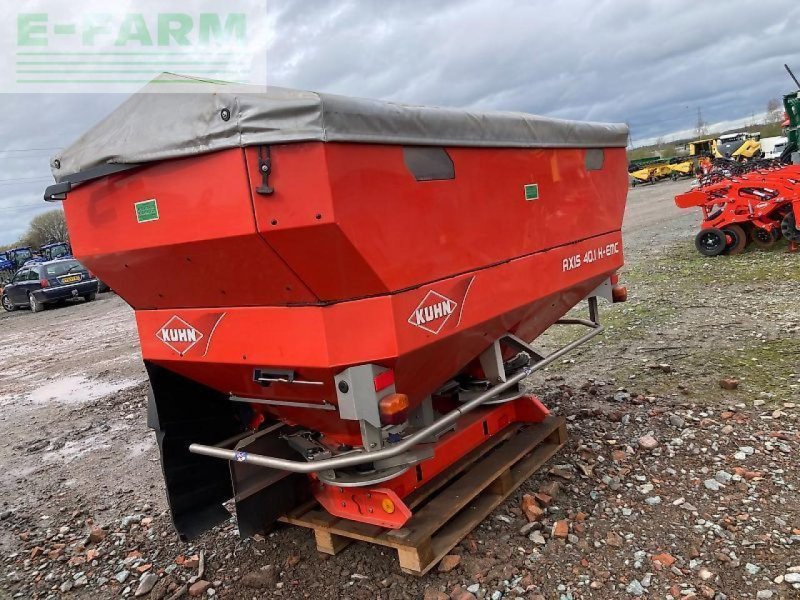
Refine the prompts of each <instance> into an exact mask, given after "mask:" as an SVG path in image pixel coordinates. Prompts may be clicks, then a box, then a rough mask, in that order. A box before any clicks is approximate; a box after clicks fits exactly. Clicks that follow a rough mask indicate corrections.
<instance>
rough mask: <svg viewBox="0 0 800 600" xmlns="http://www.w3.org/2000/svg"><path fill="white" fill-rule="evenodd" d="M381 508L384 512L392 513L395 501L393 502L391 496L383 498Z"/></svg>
mask: <svg viewBox="0 0 800 600" xmlns="http://www.w3.org/2000/svg"><path fill="white" fill-rule="evenodd" d="M381 508H382V509H383V512H385V513H387V514H392V513H393V512H394V502H392V500H391V498H384V499H383V500H381Z"/></svg>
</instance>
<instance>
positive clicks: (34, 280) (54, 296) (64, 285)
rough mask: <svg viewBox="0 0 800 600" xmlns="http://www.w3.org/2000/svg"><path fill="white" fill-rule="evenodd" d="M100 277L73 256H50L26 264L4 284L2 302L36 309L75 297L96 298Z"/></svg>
mask: <svg viewBox="0 0 800 600" xmlns="http://www.w3.org/2000/svg"><path fill="white" fill-rule="evenodd" d="M97 287H98V282H97V278H96V277H95V276H94V275H92V274H91V273H90V272H89V271H88V270H87V269H86V267H84V266H83V265H82V264H81V263H79V262H78V261H77V260H75V259H74V258H69V259H59V260H51V261H47V262H42V263H34V264H28V265H25V266H23V267H22V268H21V269H20V270H19V271H17V272H16V273H15V274H14V277H13V278H12V280H11V282H10V283H9V284H8V285H6V286H5V287H4V288H3V295H2V299H1V300H2V304H3V308H4V309H6V310H7V311H13V310H16V309H17V308H19V307H20V306H30V308H31V310H32V311H33V312H39V311H42V310H44V308H45V306H46V305H48V304H53V303H55V302H63V301H65V300H69V299H72V298H83V299H84V300H86V301H87V302H90V301H92V300H94V298H95V295H96V294H97Z"/></svg>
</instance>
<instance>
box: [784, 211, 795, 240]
mask: <svg viewBox="0 0 800 600" xmlns="http://www.w3.org/2000/svg"><path fill="white" fill-rule="evenodd" d="M781 233H782V234H783V237H785V238H786V239H787V240H789V241H790V242H800V230H798V229H797V221H796V219H795V218H794V212H792V211H789V212H788V213H787V214H786V216H785V217H783V220H782V221H781Z"/></svg>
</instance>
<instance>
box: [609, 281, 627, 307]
mask: <svg viewBox="0 0 800 600" xmlns="http://www.w3.org/2000/svg"><path fill="white" fill-rule="evenodd" d="M611 299H612V300H613V301H614V302H615V303H616V302H625V301H626V300H627V299H628V288H626V287H625V286H624V285H615V286H613V287H612V288H611Z"/></svg>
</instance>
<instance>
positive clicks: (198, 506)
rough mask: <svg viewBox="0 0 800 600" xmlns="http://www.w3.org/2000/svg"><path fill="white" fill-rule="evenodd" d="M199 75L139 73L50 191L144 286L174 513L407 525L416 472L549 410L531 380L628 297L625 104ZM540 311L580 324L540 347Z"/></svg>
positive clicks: (132, 299) (63, 164)
mask: <svg viewBox="0 0 800 600" xmlns="http://www.w3.org/2000/svg"><path fill="white" fill-rule="evenodd" d="M163 87H164V86H163V85H161V86H159V87H158V89H159V91H163ZM201 88H202V89H201ZM194 89H195V92H194V93H184V94H178V93H150V92H151V91H152V89H149V88H145V89H144V91H143V92H142V93H139V94H136V95H134V96H133V97H131V98H130V99H129V100H128V101H127V102H125V103H124V104H123V105H122V106H120V107H119V108H118V109H117V110H116V111H115V112H113V113H112V114H111V115H110V116H108V117H107V118H106V119H105V120H104V121H102V122H101V123H99V124H98V125H97V126H95V127H94V128H93V129H91V130H90V131H89V132H88V133H86V134H85V135H84V136H83V137H82V138H81V139H79V140H78V141H77V142H76V143H75V144H74V145H73V146H71V147H70V148H69V149H67V150H66V151H65V152H64V153H63V154H61V155H60V156H58V157H57V158H55V159H54V161H53V171H54V173H55V176H56V180H57V181H58V183H57V184H56V185H54V186H51V187H50V188H48V191H47V197H48V199H50V200H64V209H65V212H66V217H67V221H68V224H69V229H70V234H71V240H72V244H73V248H74V252H75V254H76V256H77V257H79V259H80V260H81V261H83V262H84V263H85V264H86V265H87V266H88V267H89V268H90V269H91V270H92V271H93V272H94V273H96V274H97V275H98V276H99V277H100V278H102V279H103V281H105V282H106V283H108V285H109V286H110V287H111V288H112V289H114V290H115V291H116V292H117V293H118V294H119V295H120V296H122V297H123V298H124V299H125V300H126V301H127V302H128V303H129V304H130V305H131V306H132V307H133V308H134V309H135V311H136V322H137V325H138V330H139V337H140V341H141V349H142V355H143V358H144V362H145V365H146V368H147V372H148V374H149V377H150V383H151V385H152V394H151V400H150V407H149V422H150V425H151V426H152V427H153V428H154V429H155V430H156V432H157V437H158V441H159V445H160V449H161V455H162V464H163V471H164V476H165V479H166V484H167V493H168V499H169V504H170V508H171V510H172V515H173V519H174V522H175V525H176V527H177V529H178V531H179V532H180V533H181V534H182V535H184V536H187V537H191V536H193V535H196V534H197V533H199V532H201V531H202V530H205V529H207V528H209V527H211V526H212V525H214V524H216V523H218V522H220V521H222V520H224V519H227V518H229V513H228V512H227V511H226V510H225V508H224V507H223V506H222V505H223V503H224V502H226V501H227V500H229V499H230V498H231V497H233V498H234V499H235V502H236V513H237V517H238V523H239V527H240V531H241V532H242V533H243V534H250V533H253V532H256V531H259V530H261V529H263V527H264V526H265V525H267V524H269V523H271V522H273V521H274V520H275V519H277V518H279V517H281V515H284V514H285V513H286V512H287V511H290V510H291V509H292V508H293V507H295V506H297V505H298V504H299V503H300V502H304V501H312V500H311V498H312V497H313V498H315V499H316V501H318V502H319V504H320V505H321V506H322V507H324V509H325V510H326V511H327V512H328V513H330V514H331V515H335V516H336V517H339V518H341V519H346V520H350V521H355V522H359V523H361V524H369V525H370V526H378V527H383V528H388V529H391V530H396V529H399V528H402V527H404V525H406V524H407V522H408V521H409V519H411V518H412V515H413V514H414V513H415V511H413V510H412V509H411V508H410V506H409V503H407V499H408V498H409V497H410V495H412V494H414V493H415V492H418V491H419V490H420V489H422V488H424V487H425V486H431V485H441V484H442V479H441V477H443V475H442V473H443V472H445V471H446V470H447V469H448V468H449V467H451V466H452V465H454V464H455V463H457V462H459V461H460V460H462V459H463V458H464V457H465V456H467V455H469V454H470V453H472V454H474V453H476V452H478V453H480V451H481V449H482V448H484V447H485V444H487V443H492V442H493V441H496V440H500V439H501V436H502V435H503V432H505V431H508V428H510V427H516V428H517V429H519V428H520V427H524V426H527V425H528V424H531V423H537V422H540V421H542V420H543V419H545V418H546V417H547V415H548V411H547V409H546V408H545V407H544V406H543V405H542V404H541V403H540V402H539V400H537V399H536V398H535V397H532V396H530V395H528V394H525V393H524V392H523V390H522V388H521V387H520V383H521V382H522V380H523V379H524V378H525V377H527V376H528V375H529V374H531V373H532V372H533V371H535V370H537V369H540V368H542V367H544V366H546V365H548V364H550V363H551V362H553V361H554V360H556V359H558V358H559V357H561V356H563V355H564V354H565V353H566V352H568V351H570V350H571V349H573V348H575V347H577V346H578V345H580V344H582V343H584V342H586V341H588V340H589V339H590V338H592V337H593V336H595V335H597V334H598V333H600V331H601V330H602V327H601V325H600V323H599V320H598V300H597V299H598V297H605V298H607V299H609V300H611V299H613V298H616V299H621V296H622V294H623V292H624V288H621V287H619V286H618V285H617V284H616V277H615V272H616V271H617V269H619V268H620V267H621V266H622V264H623V256H622V239H621V235H620V227H621V224H622V217H623V211H624V208H625V198H626V190H627V169H626V166H627V165H626V156H625V145H626V143H627V129H626V127H625V126H623V125H606V124H593V123H578V122H570V121H562V120H554V119H547V118H541V117H535V116H531V115H526V114H519V113H496V114H489V113H477V112H469V111H463V110H450V109H441V108H426V107H411V106H403V105H398V104H392V103H386V102H377V101H370V100H361V99H354V98H347V97H342V96H334V95H326V94H317V93H310V92H301V91H293V90H286V89H277V88H270V89H269V90H268V91H267V92H265V93H250V92H247V91H242V90H241V89H240V88H232V87H229V86H226V85H222V84H218V85H217V84H214V85H211V84H209V85H206V86H202V85H199V84H198V85H195V86H194ZM585 299H588V310H589V315H588V318H564V315H565V314H566V313H567V312H568V311H569V310H570V309H572V308H573V307H575V306H576V305H577V304H579V303H580V302H581V301H582V300H585ZM555 324H558V325H572V326H575V327H577V328H579V329H580V328H581V327H583V328H585V329H586V331H585V332H583V331H581V332H580V333H579V334H578V335H577V336H575V337H576V339H575V340H574V341H573V342H571V343H569V344H567V345H566V346H563V347H561V348H560V349H558V350H556V351H554V352H552V353H549V354H542V353H540V352H538V351H537V350H536V349H534V348H533V347H532V345H531V342H532V341H533V340H535V339H536V338H537V337H538V336H540V335H541V334H542V333H543V332H544V331H545V330H547V329H548V328H550V327H551V326H553V325H555ZM503 439H505V438H503ZM437 476H439V477H440V479H437Z"/></svg>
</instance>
